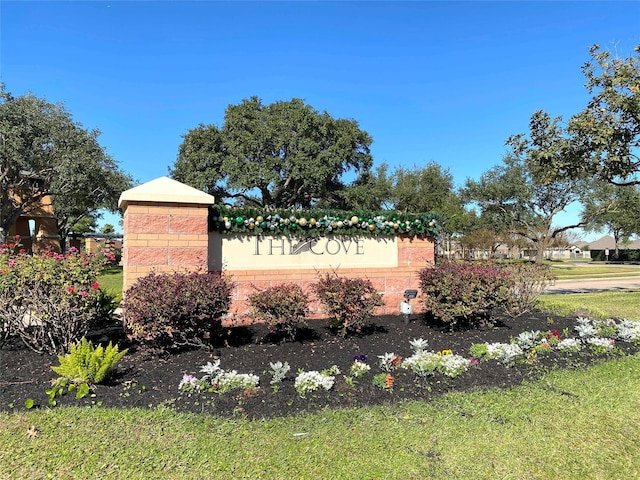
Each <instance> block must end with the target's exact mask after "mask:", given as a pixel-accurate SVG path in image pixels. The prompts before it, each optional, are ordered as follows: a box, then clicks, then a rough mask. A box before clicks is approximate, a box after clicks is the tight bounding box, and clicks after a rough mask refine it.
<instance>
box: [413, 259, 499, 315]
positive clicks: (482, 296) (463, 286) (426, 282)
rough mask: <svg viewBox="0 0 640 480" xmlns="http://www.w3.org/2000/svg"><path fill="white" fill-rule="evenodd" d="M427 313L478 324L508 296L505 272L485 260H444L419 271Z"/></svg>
mask: <svg viewBox="0 0 640 480" xmlns="http://www.w3.org/2000/svg"><path fill="white" fill-rule="evenodd" d="M419 277H420V288H421V290H422V293H423V295H424V306H425V309H426V311H427V314H428V315H430V316H431V317H433V318H434V319H436V320H439V321H441V322H444V323H448V324H449V325H450V326H451V327H452V328H453V326H455V325H456V324H463V325H465V326H471V327H473V326H479V325H482V324H485V323H487V322H488V320H489V318H490V316H491V312H492V311H493V310H494V309H495V308H496V307H500V306H504V305H505V302H506V301H507V299H508V297H509V288H510V285H511V284H510V279H509V272H508V271H506V270H505V269H502V268H499V267H496V266H493V265H485V264H471V263H453V262H447V263H442V264H437V265H434V266H433V267H428V268H425V269H423V270H421V271H420V272H419Z"/></svg>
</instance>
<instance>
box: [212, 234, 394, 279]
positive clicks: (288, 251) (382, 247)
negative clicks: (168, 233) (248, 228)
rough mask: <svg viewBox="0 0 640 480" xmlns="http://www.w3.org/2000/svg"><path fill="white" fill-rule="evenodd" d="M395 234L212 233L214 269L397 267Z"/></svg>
mask: <svg viewBox="0 0 640 480" xmlns="http://www.w3.org/2000/svg"><path fill="white" fill-rule="evenodd" d="M397 266H398V245H397V240H396V238H395V237H393V238H391V237H344V236H337V235H335V236H332V235H329V236H324V237H311V238H292V237H286V236H240V235H237V236H236V235H221V234H219V233H216V232H212V233H210V234H209V268H210V269H211V270H222V269H223V270H277V269H295V268H300V269H311V268H321V269H324V268H375V267H397Z"/></svg>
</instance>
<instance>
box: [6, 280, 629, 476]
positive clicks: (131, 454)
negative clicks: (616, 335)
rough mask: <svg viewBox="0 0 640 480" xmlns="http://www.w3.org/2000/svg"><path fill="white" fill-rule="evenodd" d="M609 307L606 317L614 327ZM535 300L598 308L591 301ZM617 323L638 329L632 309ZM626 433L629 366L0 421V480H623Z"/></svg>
mask: <svg viewBox="0 0 640 480" xmlns="http://www.w3.org/2000/svg"><path fill="white" fill-rule="evenodd" d="M613 295H614V294H610V293H607V294H605V296H611V300H612V301H611V302H610V303H607V304H606V308H607V315H610V316H620V312H621V311H622V310H620V308H621V305H620V304H621V303H623V302H621V301H619V300H618V301H616V300H615V298H613ZM629 295H640V294H629ZM554 297H558V298H555V299H554ZM628 298H629V299H630V300H633V299H638V298H640V297H637V296H634V297H628ZM544 300H545V301H546V300H553V301H554V302H555V304H558V305H559V304H563V305H565V307H566V308H576V307H577V306H580V307H582V306H584V308H589V309H604V308H605V305H604V304H603V296H601V295H600V294H589V295H585V296H584V298H580V299H578V298H576V296H574V295H548V296H545V297H544ZM629 303H632V304H634V305H640V303H639V302H637V301H630V302H629ZM627 316H628V317H629V318H636V319H637V318H640V308H638V307H636V308H635V309H634V310H632V311H631V312H630V313H629V315H627ZM3 381H6V380H5V379H3ZM638 432H640V356H639V355H636V356H631V357H624V358H619V359H616V360H610V361H608V362H605V363H602V364H600V365H597V366H595V367H592V368H588V369H578V370H563V371H551V372H547V373H546V375H545V376H544V377H543V378H542V379H541V380H540V381H536V382H533V383H527V384H524V385H522V386H519V387H516V388H513V389H508V390H500V389H494V390H489V391H476V392H471V393H464V394H462V393H457V394H450V395H446V396H444V397H442V398H439V399H438V400H436V401H432V402H411V403H406V404H400V405H389V406H385V407H376V408H361V409H353V410H343V411H324V412H321V413H319V414H313V415H301V416H296V417H292V418H283V419H276V420H264V421H253V422H250V421H247V420H243V419H241V418H238V419H235V420H228V419H227V420H225V419H218V418H215V417H210V416H199V415H190V414H178V413H175V412H173V411H171V410H169V409H154V410H147V409H141V410H137V409H135V410H126V411H123V410H110V409H102V408H95V409H88V408H85V409H80V408H53V409H43V410H37V411H27V410H25V411H24V412H21V413H11V414H8V413H2V414H0V478H2V479H5V478H7V479H11V478H16V479H18V478H34V479H38V478H65V479H75V478H96V477H98V476H99V477H100V478H113V479H121V478H122V479H124V478H126V479H143V478H144V479H146V478H166V479H217V478H250V479H289V478H296V479H319V478H322V479H426V478H438V479H440V478H461V479H524V478H526V479H548V478H563V479H584V478H603V479H604V478H607V479H608V478H616V479H635V478H640V443H639V442H638V441H637V436H638Z"/></svg>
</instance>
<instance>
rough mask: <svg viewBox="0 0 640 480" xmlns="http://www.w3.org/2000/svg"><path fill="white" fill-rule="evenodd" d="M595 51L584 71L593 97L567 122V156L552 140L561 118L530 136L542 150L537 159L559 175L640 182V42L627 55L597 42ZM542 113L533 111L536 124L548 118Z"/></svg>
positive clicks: (564, 141) (549, 172)
mask: <svg viewBox="0 0 640 480" xmlns="http://www.w3.org/2000/svg"><path fill="white" fill-rule="evenodd" d="M590 56H591V58H590V60H589V61H588V62H587V63H586V64H585V65H584V66H583V67H582V72H583V74H584V76H585V78H586V84H585V86H586V88H587V91H588V92H589V94H590V95H592V97H591V99H590V100H589V102H588V104H587V106H586V107H585V108H584V110H582V111H581V112H579V113H577V114H575V115H573V116H572V117H571V118H570V119H569V121H568V122H567V126H566V132H565V134H566V135H565V136H564V137H563V138H562V139H561V144H562V155H554V154H553V153H554V151H557V149H558V145H552V144H550V143H548V142H547V139H548V137H549V129H550V130H553V129H555V128H556V126H557V122H558V121H559V120H560V119H557V120H556V121H555V122H547V123H545V122H542V123H539V124H537V125H536V126H535V128H532V135H531V141H532V144H533V145H534V146H535V147H536V148H537V149H538V150H539V152H538V153H539V155H538V156H537V157H535V158H534V160H536V161H537V162H538V166H539V167H540V168H543V169H545V170H546V172H547V175H548V176H554V177H556V178H562V177H564V178H574V179H575V178H587V177H590V178H599V179H602V180H605V181H608V182H610V183H612V184H616V185H637V184H640V178H638V175H637V174H638V173H640V151H639V150H640V46H639V47H636V48H635V51H634V53H633V54H631V55H629V56H628V57H626V58H623V57H619V56H617V55H616V54H614V53H613V52H611V51H608V50H602V49H601V48H600V47H599V46H598V45H594V46H593V47H591V49H590ZM540 113H541V112H536V114H534V116H533V117H532V123H534V122H535V121H536V120H544V116H542V115H541V114H540ZM549 152H551V155H548V153H549Z"/></svg>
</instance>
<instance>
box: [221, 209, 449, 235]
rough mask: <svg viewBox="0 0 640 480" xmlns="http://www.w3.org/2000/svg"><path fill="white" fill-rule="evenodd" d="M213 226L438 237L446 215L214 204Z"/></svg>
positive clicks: (235, 230) (253, 231) (258, 231)
mask: <svg viewBox="0 0 640 480" xmlns="http://www.w3.org/2000/svg"><path fill="white" fill-rule="evenodd" d="M210 220H211V221H210V230H211V231H214V232H220V233H226V234H243V235H262V234H269V235H287V236H294V237H298V236H304V237H318V236H323V235H326V234H328V233H331V234H334V235H345V236H362V235H372V236H391V237H392V236H396V235H408V236H419V237H435V236H436V235H438V234H439V233H440V231H441V229H442V222H443V217H442V216H441V215H440V214H438V213H436V212H429V213H415V214H414V213H403V212H396V211H378V212H372V211H364V210H361V211H353V212H346V211H342V210H320V209H312V210H304V211H303V210H286V209H273V210H266V209H260V208H255V207H225V206H218V205H216V206H213V207H211V216H210Z"/></svg>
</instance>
